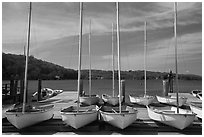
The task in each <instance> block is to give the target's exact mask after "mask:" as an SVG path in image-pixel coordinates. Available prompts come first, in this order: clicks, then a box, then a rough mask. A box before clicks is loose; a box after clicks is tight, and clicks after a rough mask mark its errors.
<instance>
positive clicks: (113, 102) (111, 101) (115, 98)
mask: <svg viewBox="0 0 204 137" xmlns="http://www.w3.org/2000/svg"><path fill="white" fill-rule="evenodd" d="M114 74H115V71H114V25H113V23H112V96H110V95H108V94H102V96H101V98H102V100H103V101H104V102H106V103H108V104H110V105H113V106H115V105H118V103H119V97H118V96H115V75H114Z"/></svg>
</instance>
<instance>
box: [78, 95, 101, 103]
mask: <svg viewBox="0 0 204 137" xmlns="http://www.w3.org/2000/svg"><path fill="white" fill-rule="evenodd" d="M79 102H80V103H83V104H86V105H96V104H97V103H98V102H99V97H98V96H96V95H91V96H89V95H86V96H82V97H79Z"/></svg>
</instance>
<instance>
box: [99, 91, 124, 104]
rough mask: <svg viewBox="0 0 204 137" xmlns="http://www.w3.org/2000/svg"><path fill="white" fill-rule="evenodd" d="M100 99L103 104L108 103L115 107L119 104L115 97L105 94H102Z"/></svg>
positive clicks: (117, 98)
mask: <svg viewBox="0 0 204 137" xmlns="http://www.w3.org/2000/svg"><path fill="white" fill-rule="evenodd" d="M101 98H102V99H103V101H104V102H105V103H108V104H110V105H112V106H116V105H118V104H119V97H116V96H109V95H107V94H102V96H101ZM122 100H123V96H122V97H121V101H122Z"/></svg>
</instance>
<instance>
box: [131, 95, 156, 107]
mask: <svg viewBox="0 0 204 137" xmlns="http://www.w3.org/2000/svg"><path fill="white" fill-rule="evenodd" d="M129 98H130V102H131V103H136V104H139V105H144V106H146V105H149V104H151V103H152V102H153V101H154V97H153V96H146V97H144V96H143V97H139V96H131V95H129Z"/></svg>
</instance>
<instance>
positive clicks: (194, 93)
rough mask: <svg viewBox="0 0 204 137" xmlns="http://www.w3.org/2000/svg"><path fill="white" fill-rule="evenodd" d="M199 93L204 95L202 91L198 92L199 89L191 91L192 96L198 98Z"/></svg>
mask: <svg viewBox="0 0 204 137" xmlns="http://www.w3.org/2000/svg"><path fill="white" fill-rule="evenodd" d="M198 93H202V91H201V90H198V89H196V90H192V91H191V94H192V95H193V96H194V97H197V94H198Z"/></svg>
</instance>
